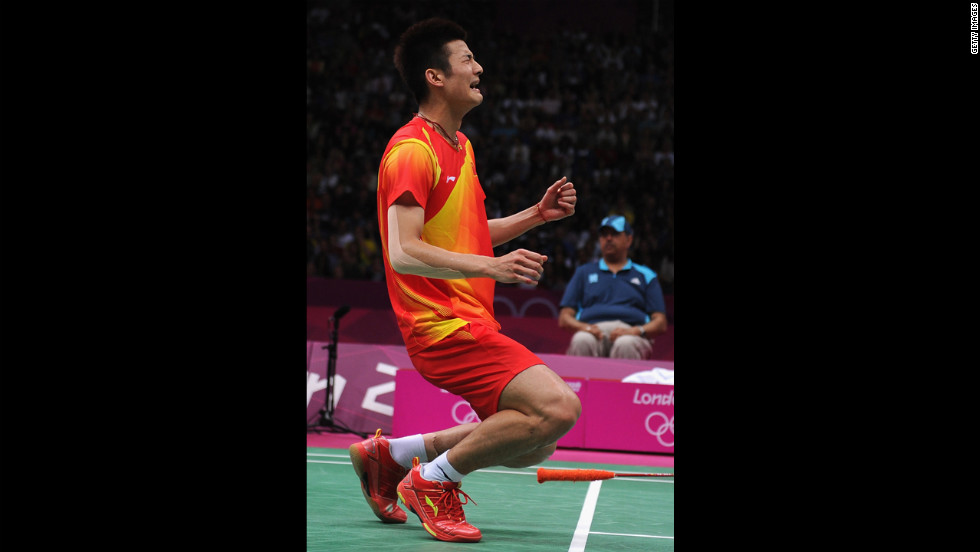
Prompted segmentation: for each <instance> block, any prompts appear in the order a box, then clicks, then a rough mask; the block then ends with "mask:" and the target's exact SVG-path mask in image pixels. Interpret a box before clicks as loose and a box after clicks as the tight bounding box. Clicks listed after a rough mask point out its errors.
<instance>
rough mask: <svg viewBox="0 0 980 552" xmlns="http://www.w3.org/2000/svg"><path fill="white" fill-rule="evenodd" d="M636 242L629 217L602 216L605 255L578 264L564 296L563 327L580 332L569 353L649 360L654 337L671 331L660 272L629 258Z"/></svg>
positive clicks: (560, 323)
mask: <svg viewBox="0 0 980 552" xmlns="http://www.w3.org/2000/svg"><path fill="white" fill-rule="evenodd" d="M632 244H633V229H632V228H631V227H630V224H629V222H627V221H626V219H625V218H624V217H622V216H618V215H610V216H608V217H606V218H604V219H602V224H601V225H600V227H599V249H600V251H601V253H602V259H600V260H599V261H593V262H590V263H587V264H584V265H582V266H580V267H578V269H576V270H575V274H574V275H573V276H572V280H571V282H569V283H568V287H567V288H565V295H564V296H563V297H562V299H561V305H560V306H561V311H560V312H559V314H558V326H559V327H561V328H564V329H566V330H569V331H572V332H575V335H573V336H572V342H571V344H570V345H569V347H568V350H567V351H566V353H565V354H568V355H574V356H601V357H610V358H629V359H639V360H647V359H649V358H650V355H651V354H652V353H653V346H652V345H651V342H650V338H652V337H653V336H655V335H659V334H662V333H664V332H666V331H667V315H666V314H665V313H666V308H665V306H664V296H663V291H661V289H660V282H658V281H657V273H656V272H654V271H652V270H650V269H649V268H647V267H645V266H643V265H640V264H635V263H634V262H633V261H631V260H630V258H629V255H628V254H629V248H630V246H631V245H632Z"/></svg>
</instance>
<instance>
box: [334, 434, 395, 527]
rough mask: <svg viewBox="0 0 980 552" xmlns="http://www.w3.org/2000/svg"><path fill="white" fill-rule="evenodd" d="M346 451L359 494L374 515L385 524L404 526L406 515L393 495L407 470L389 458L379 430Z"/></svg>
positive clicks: (389, 454) (385, 442)
mask: <svg viewBox="0 0 980 552" xmlns="http://www.w3.org/2000/svg"><path fill="white" fill-rule="evenodd" d="M348 451H349V452H350V461H351V464H352V465H353V466H354V472H355V473H357V478H358V479H360V480H361V492H363V493H364V498H365V499H366V500H367V503H368V506H370V507H371V511H372V512H374V515H376V516H378V519H380V520H381V521H383V522H385V523H405V521H406V520H408V514H406V513H405V510H402V509H401V508H400V507H399V506H398V499H397V498H396V497H395V493H396V492H397V489H396V487H397V485H398V482H399V481H401V480H402V478H403V477H405V474H407V473H408V470H407V469H405V468H404V467H402V466H401V465H400V464H399V463H398V462H395V461H394V460H393V459H392V458H391V448H390V445H389V444H388V439H385V438H384V437H382V436H381V430H380V429H378V432H377V433H375V434H374V437H372V438H370V439H365V440H363V441H361V442H360V443H354V444H353V445H351V446H350V448H349V449H348Z"/></svg>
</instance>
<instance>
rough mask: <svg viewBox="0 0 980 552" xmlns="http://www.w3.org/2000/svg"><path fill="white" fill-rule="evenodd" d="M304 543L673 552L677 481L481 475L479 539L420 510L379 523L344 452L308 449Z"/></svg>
mask: <svg viewBox="0 0 980 552" xmlns="http://www.w3.org/2000/svg"><path fill="white" fill-rule="evenodd" d="M306 466H307V470H306V473H307V475H306V549H307V551H308V552H327V551H330V552H334V551H346V550H385V551H399V552H400V551H407V552H411V551H427V550H444V549H445V550H448V549H450V548H452V549H460V548H461V547H463V548H473V549H474V550H475V549H479V550H480V551H481V552H496V551H500V552H515V551H521V552H525V551H528V552H536V551H541V552H544V551H548V552H551V551H559V550H561V551H566V550H567V551H585V550H591V551H606V550H643V551H659V550H671V551H672V550H674V480H673V478H672V477H671V478H659V477H657V478H654V477H648V478H613V479H607V480H605V481H594V482H574V483H573V482H565V481H549V482H546V483H538V482H537V477H536V472H537V468H536V467H535V468H525V469H511V468H503V467H500V468H490V469H486V470H480V471H477V472H474V473H472V474H470V475H469V476H467V477H466V479H465V480H464V481H463V486H462V490H463V491H465V492H466V494H468V495H469V496H470V497H471V498H472V499H473V500H474V501H475V503H474V502H471V503H469V504H466V505H464V507H463V509H464V510H465V512H466V519H467V521H469V522H470V523H472V524H473V525H475V526H477V527H478V528H479V529H480V531H481V532H482V533H483V539H482V540H481V541H480V542H479V543H449V542H441V541H438V540H436V539H434V538H432V537H431V536H430V535H429V534H428V533H426V532H425V530H424V529H422V526H421V524H420V523H419V520H418V518H417V517H415V516H414V515H412V514H411V513H409V518H408V522H407V523H405V524H384V523H381V521H379V520H378V519H377V518H376V517H374V514H372V513H371V510H370V508H368V506H367V504H366V503H365V501H364V497H363V495H362V494H361V491H360V487H359V483H358V480H357V477H356V476H355V475H354V470H353V469H352V468H351V465H350V458H349V457H348V455H347V450H346V449H329V448H312V447H309V448H307V455H306ZM541 466H542V467H555V468H558V467H562V468H598V469H606V470H612V471H616V472H634V473H635V472H643V473H646V472H658V473H660V472H673V468H641V467H637V466H622V465H615V464H589V465H584V464H579V463H574V462H550V461H549V462H545V463H543V464H541Z"/></svg>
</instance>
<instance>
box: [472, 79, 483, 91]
mask: <svg viewBox="0 0 980 552" xmlns="http://www.w3.org/2000/svg"><path fill="white" fill-rule="evenodd" d="M470 90H476V91H477V92H480V81H476V82H474V83H471V84H470ZM481 93H482V92H481Z"/></svg>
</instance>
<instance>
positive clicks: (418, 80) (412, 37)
mask: <svg viewBox="0 0 980 552" xmlns="http://www.w3.org/2000/svg"><path fill="white" fill-rule="evenodd" d="M454 40H464V41H465V40H466V30H464V29H463V28H462V27H460V26H459V25H457V24H456V23H453V22H452V21H449V20H448V19H443V18H440V17H433V18H430V19H426V20H424V21H419V22H418V23H415V24H414V25H412V26H411V27H409V28H408V29H406V30H405V32H404V33H402V35H401V38H399V39H398V45H397V46H395V68H396V69H398V74H399V75H401V77H402V80H403V81H404V82H405V84H406V85H407V86H408V89H409V90H410V91H411V92H412V94H413V95H414V96H415V101H416V102H418V103H419V105H421V104H422V102H423V101H425V99H426V98H428V97H429V87H428V86H427V85H426V84H425V70H426V69H429V68H430V67H431V68H435V69H440V70H442V71H445V72H446V73H448V74H452V67H451V65H450V64H449V52H448V51H447V50H446V44H447V43H449V42H452V41H454Z"/></svg>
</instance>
